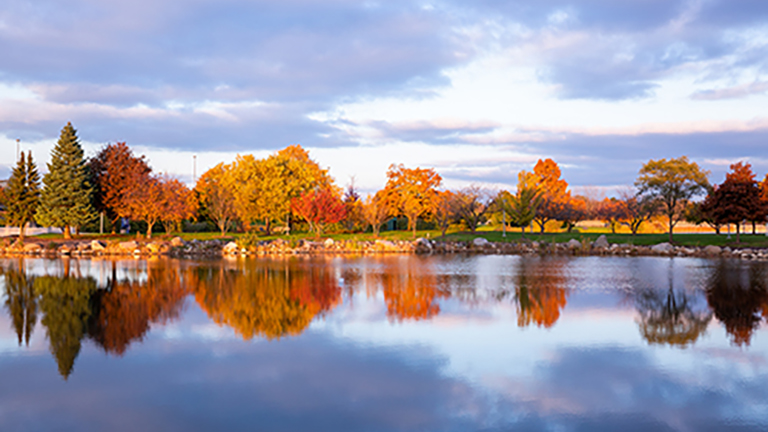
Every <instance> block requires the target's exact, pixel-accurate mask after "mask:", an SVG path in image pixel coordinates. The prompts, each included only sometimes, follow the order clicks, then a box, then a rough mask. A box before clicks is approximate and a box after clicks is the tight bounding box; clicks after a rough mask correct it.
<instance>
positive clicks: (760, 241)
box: [28, 230, 768, 247]
mask: <svg viewBox="0 0 768 432" xmlns="http://www.w3.org/2000/svg"><path fill="white" fill-rule="evenodd" d="M603 234H604V235H605V236H606V238H607V239H608V242H610V243H628V244H634V245H643V246H646V245H654V244H659V243H663V242H666V241H668V235H667V234H666V233H660V234H637V235H636V236H632V235H631V234H623V233H622V234H612V233H610V232H605V231H604V230H583V231H581V232H573V233H565V232H562V233H544V234H540V233H526V235H525V239H526V240H527V241H538V242H547V243H551V242H557V243H564V242H567V241H569V240H571V239H576V240H578V241H580V242H581V241H582V240H589V241H594V240H596V239H597V238H598V237H599V236H600V235H603ZM244 235H245V234H239V233H227V234H226V235H225V236H223V237H222V236H221V234H220V233H218V232H202V233H173V234H166V233H165V232H159V233H155V234H153V236H152V238H153V239H159V240H170V239H171V238H173V237H176V236H179V237H181V238H182V239H184V240H187V241H189V240H193V239H196V240H200V241H203V240H212V239H223V240H225V241H230V240H235V239H237V238H239V237H240V236H244ZM416 237H417V238H418V237H425V238H429V239H432V240H445V241H464V242H469V241H472V240H473V239H475V238H477V237H483V238H485V239H487V240H489V241H492V242H519V241H521V240H523V237H522V234H521V233H520V232H519V231H517V232H507V233H506V236H502V233H501V231H490V230H478V231H477V232H476V233H475V234H472V233H471V232H450V233H448V234H447V235H446V236H445V238H442V237H441V236H440V231H438V230H423V231H417V232H416ZM33 238H37V239H40V240H50V241H55V240H61V239H62V238H63V236H62V235H61V234H44V235H41V236H37V237H28V239H30V240H31V239H33ZM138 238H140V239H144V235H143V233H142V234H141V236H140V237H138ZM321 238H322V239H326V238H332V239H334V240H337V241H338V240H347V241H371V240H375V239H376V238H375V237H373V234H371V233H343V234H340V233H331V234H327V235H323V236H322V237H321ZM378 238H379V239H382V240H391V241H394V240H413V238H414V237H413V234H412V233H411V232H410V231H384V232H382V233H380V235H379V237H378ZM78 239H80V240H91V239H101V240H112V241H127V240H136V239H137V236H136V234H135V233H134V234H104V235H99V234H90V233H84V234H81V235H80V236H79V237H78ZM258 239H259V240H274V239H283V240H286V241H289V242H297V241H299V240H305V239H306V240H313V241H314V240H317V238H316V236H315V235H314V234H313V233H294V234H290V235H271V236H259V237H258ZM674 243H675V244H676V245H681V246H708V245H715V246H730V247H768V237H766V236H765V235H764V234H755V235H752V234H742V235H741V242H739V243H737V242H736V235H735V234H732V235H731V238H730V239H729V238H728V236H727V235H726V234H721V235H715V234H700V233H696V234H688V233H677V234H675V235H674Z"/></svg>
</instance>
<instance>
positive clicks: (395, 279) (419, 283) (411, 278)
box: [376, 257, 450, 321]
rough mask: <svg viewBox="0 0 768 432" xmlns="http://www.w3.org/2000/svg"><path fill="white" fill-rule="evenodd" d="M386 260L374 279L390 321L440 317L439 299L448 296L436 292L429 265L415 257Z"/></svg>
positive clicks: (440, 290)
mask: <svg viewBox="0 0 768 432" xmlns="http://www.w3.org/2000/svg"><path fill="white" fill-rule="evenodd" d="M397 258H398V257H394V258H393V257H387V258H384V259H382V260H381V262H382V264H383V268H382V271H381V272H378V273H376V279H377V281H378V283H379V284H380V286H381V290H382V292H383V294H384V302H385V303H386V305H387V318H389V320H390V321H405V320H423V319H429V318H432V317H433V316H436V315H437V314H439V313H440V305H439V304H438V303H437V299H439V298H448V297H450V292H449V291H447V290H442V289H439V287H438V284H437V278H436V276H435V272H434V270H433V269H432V268H431V264H430V261H428V260H423V259H420V258H419V257H410V259H406V260H402V259H397Z"/></svg>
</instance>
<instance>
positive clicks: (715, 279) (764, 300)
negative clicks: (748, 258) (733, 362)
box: [707, 260, 768, 346]
mask: <svg viewBox="0 0 768 432" xmlns="http://www.w3.org/2000/svg"><path fill="white" fill-rule="evenodd" d="M767 276H768V273H767V272H766V265H765V263H762V262H741V261H736V260H720V261H719V262H718V263H717V265H716V266H715V267H714V269H713V271H712V274H711V275H710V278H709V280H708V283H707V301H708V302H709V306H710V307H711V308H712V311H714V313H715V317H717V319H718V320H720V322H722V323H723V325H724V326H725V330H726V332H728V334H729V335H730V336H731V338H732V339H731V342H732V343H733V344H735V345H739V346H741V345H749V343H750V340H751V339H752V334H753V333H754V331H755V330H756V329H757V328H758V327H759V326H760V321H761V320H762V318H764V317H767V316H768V315H766V312H768V286H767V283H766V277H767Z"/></svg>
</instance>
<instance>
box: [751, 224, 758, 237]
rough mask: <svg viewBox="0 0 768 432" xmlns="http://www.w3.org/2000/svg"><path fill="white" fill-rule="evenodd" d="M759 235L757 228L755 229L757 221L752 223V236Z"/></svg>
mask: <svg viewBox="0 0 768 432" xmlns="http://www.w3.org/2000/svg"><path fill="white" fill-rule="evenodd" d="M755 234H757V228H756V227H755V221H752V235H755Z"/></svg>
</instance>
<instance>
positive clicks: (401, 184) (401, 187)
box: [384, 164, 443, 237]
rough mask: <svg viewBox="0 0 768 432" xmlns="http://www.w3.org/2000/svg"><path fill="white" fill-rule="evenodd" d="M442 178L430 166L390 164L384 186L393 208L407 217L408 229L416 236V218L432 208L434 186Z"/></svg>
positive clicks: (434, 192)
mask: <svg viewBox="0 0 768 432" xmlns="http://www.w3.org/2000/svg"><path fill="white" fill-rule="evenodd" d="M442 181H443V179H442V177H440V174H438V173H437V172H436V171H435V170H434V169H432V168H413V169H410V168H406V167H405V166H403V165H402V164H400V165H394V164H392V165H390V166H389V169H388V170H387V185H386V186H385V187H384V190H385V191H386V194H387V197H388V201H389V203H390V205H391V207H392V209H393V210H395V211H398V212H400V214H402V215H403V216H405V217H406V218H408V229H409V230H411V231H413V236H414V237H416V220H417V219H418V218H419V217H422V216H424V215H425V214H427V213H429V212H430V211H431V210H432V207H433V206H434V202H435V196H436V195H437V190H436V188H437V187H439V186H440V183H442Z"/></svg>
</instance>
